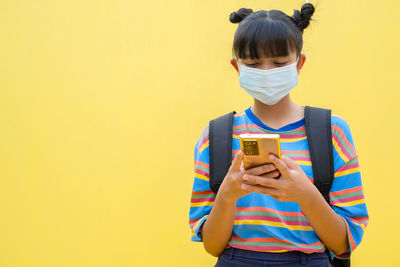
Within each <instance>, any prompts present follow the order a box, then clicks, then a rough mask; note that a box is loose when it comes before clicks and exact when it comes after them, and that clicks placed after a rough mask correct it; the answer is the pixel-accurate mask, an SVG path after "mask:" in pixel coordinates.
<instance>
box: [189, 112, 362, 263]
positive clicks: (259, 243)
mask: <svg viewBox="0 0 400 267" xmlns="http://www.w3.org/2000/svg"><path fill="white" fill-rule="evenodd" d="M331 129H332V143H333V157H334V170H335V171H334V179H333V182H332V186H331V189H330V192H329V197H330V205H331V207H332V209H333V210H334V211H335V212H336V213H337V214H338V215H340V216H341V217H342V218H343V219H344V221H345V223H346V229H347V236H348V244H349V249H348V250H347V251H346V252H345V253H343V254H340V255H336V254H334V253H333V252H332V251H331V250H329V249H328V248H327V247H325V245H324V244H323V243H322V242H321V240H320V239H319V238H318V236H317V234H316V233H315V231H314V230H313V228H312V226H311V224H310V223H309V221H308V220H307V218H306V217H305V215H304V214H303V212H302V208H301V207H300V205H299V204H297V203H296V202H281V201H278V200H276V199H274V198H273V197H271V196H269V195H266V194H260V193H255V192H252V193H249V194H248V195H246V196H244V197H241V198H239V199H238V201H237V203H236V211H235V218H234V225H233V231H232V236H231V239H230V240H229V242H228V244H227V248H228V247H235V248H239V249H245V250H253V251H265V252H285V251H293V250H296V251H302V252H305V253H313V252H324V251H325V250H326V249H328V250H329V253H330V255H331V257H333V256H336V257H337V258H341V259H348V258H350V254H351V252H352V251H353V250H354V249H355V248H356V247H357V246H358V245H359V244H360V242H361V239H362V237H363V234H364V230H365V228H366V227H367V224H368V220H369V216H368V211H367V206H366V203H365V199H364V192H363V187H362V181H361V174H360V170H359V162H358V156H357V152H356V149H355V146H354V142H353V138H352V135H351V132H350V128H349V125H348V124H347V122H346V121H345V120H344V119H343V118H341V117H340V116H338V115H335V114H332V120H331ZM243 133H253V134H262V133H277V134H279V135H280V142H281V154H282V155H286V156H287V157H290V158H291V159H292V160H294V161H296V162H297V164H299V166H300V167H301V168H302V169H303V171H304V173H305V174H306V175H307V177H308V179H309V180H310V181H311V182H314V177H313V170H312V165H311V158H310V152H309V147H308V141H307V136H306V132H305V119H304V118H302V119H301V120H299V121H296V122H293V123H291V124H288V125H286V126H284V127H282V128H280V129H273V128H271V127H269V126H267V125H265V124H264V123H263V122H261V121H260V120H259V119H258V118H257V117H256V116H255V115H254V113H253V112H252V111H251V109H250V107H248V108H247V109H245V110H242V111H240V112H237V113H236V114H234V118H233V136H232V155H233V157H232V159H233V158H234V157H235V155H236V153H237V152H238V151H239V150H240V143H239V135H240V134H243ZM215 197H216V194H215V193H214V192H213V191H212V190H211V188H210V184H209V148H208V125H207V126H206V127H204V128H203V130H202V132H201V134H200V137H199V138H198V140H197V142H196V145H195V148H194V180H193V187H192V194H191V204H190V211H189V226H190V229H191V233H192V234H191V241H198V242H202V241H203V240H202V235H201V229H202V228H201V226H202V225H203V223H204V222H205V221H206V220H207V217H208V215H209V214H210V211H211V209H212V207H213V203H214V200H215Z"/></svg>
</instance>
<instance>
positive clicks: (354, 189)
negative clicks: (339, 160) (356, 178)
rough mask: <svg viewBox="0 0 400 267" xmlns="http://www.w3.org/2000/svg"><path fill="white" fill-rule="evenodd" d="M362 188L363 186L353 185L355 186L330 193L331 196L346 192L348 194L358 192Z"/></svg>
mask: <svg viewBox="0 0 400 267" xmlns="http://www.w3.org/2000/svg"><path fill="white" fill-rule="evenodd" d="M360 190H362V186H357V187H353V188H349V189H345V190H340V191H336V192H333V193H329V195H330V196H340V195H344V194H348V193H353V192H357V191H360Z"/></svg>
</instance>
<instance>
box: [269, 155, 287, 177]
mask: <svg viewBox="0 0 400 267" xmlns="http://www.w3.org/2000/svg"><path fill="white" fill-rule="evenodd" d="M270 159H271V161H272V163H274V164H275V166H276V168H277V169H278V170H279V172H280V173H281V174H282V175H284V176H285V175H288V174H289V168H288V166H287V165H286V164H285V163H284V162H283V161H282V160H280V159H279V158H278V157H277V156H275V155H274V154H270Z"/></svg>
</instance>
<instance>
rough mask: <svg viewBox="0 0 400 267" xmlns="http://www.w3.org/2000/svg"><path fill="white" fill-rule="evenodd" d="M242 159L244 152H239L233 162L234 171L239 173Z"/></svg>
mask: <svg viewBox="0 0 400 267" xmlns="http://www.w3.org/2000/svg"><path fill="white" fill-rule="evenodd" d="M242 159H243V151H242V150H239V152H238V153H236V155H235V158H234V159H233V161H232V164H231V168H232V169H233V170H236V171H239V170H240V164H241V162H242Z"/></svg>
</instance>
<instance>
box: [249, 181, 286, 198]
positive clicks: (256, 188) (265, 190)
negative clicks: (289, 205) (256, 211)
mask: <svg viewBox="0 0 400 267" xmlns="http://www.w3.org/2000/svg"><path fill="white" fill-rule="evenodd" d="M242 189H243V190H246V191H248V192H255V193H260V194H265V195H270V196H273V197H279V194H280V191H279V190H278V189H276V188H270V187H265V186H262V185H248V184H246V185H242Z"/></svg>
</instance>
